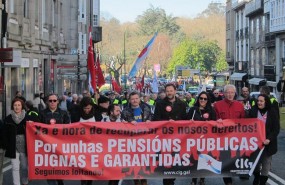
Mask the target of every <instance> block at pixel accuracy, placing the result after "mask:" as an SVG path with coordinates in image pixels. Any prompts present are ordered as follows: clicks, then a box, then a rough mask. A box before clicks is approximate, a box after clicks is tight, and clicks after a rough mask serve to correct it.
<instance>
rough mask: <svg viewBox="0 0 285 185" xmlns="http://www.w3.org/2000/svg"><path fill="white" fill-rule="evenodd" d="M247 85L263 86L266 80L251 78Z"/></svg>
mask: <svg viewBox="0 0 285 185" xmlns="http://www.w3.org/2000/svg"><path fill="white" fill-rule="evenodd" d="M248 83H249V84H252V85H265V84H266V80H265V79H263V78H252V79H250V80H249V81H248Z"/></svg>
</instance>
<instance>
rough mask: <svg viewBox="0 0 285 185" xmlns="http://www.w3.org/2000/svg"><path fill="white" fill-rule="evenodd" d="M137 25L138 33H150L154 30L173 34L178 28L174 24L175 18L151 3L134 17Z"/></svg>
mask: <svg viewBox="0 0 285 185" xmlns="http://www.w3.org/2000/svg"><path fill="white" fill-rule="evenodd" d="M136 23H137V24H138V25H139V30H140V33H141V34H143V35H152V34H153V33H155V32H157V31H158V32H160V33H167V34H168V35H170V36H171V35H174V34H175V33H177V32H178V31H179V29H180V27H179V26H178V25H177V24H176V18H175V17H172V16H171V15H166V13H165V10H164V9H162V8H155V7H153V6H152V5H151V7H150V8H149V9H147V10H146V11H145V12H144V13H143V15H139V16H138V17H137V19H136Z"/></svg>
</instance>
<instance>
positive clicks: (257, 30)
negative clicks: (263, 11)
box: [255, 18, 259, 43]
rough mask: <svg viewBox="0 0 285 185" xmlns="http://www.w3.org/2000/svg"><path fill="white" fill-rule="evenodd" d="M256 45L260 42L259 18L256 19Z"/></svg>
mask: <svg viewBox="0 0 285 185" xmlns="http://www.w3.org/2000/svg"><path fill="white" fill-rule="evenodd" d="M255 35H256V43H258V42H259V18H257V19H256V34H255Z"/></svg>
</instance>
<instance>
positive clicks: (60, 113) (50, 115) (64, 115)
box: [40, 108, 70, 124]
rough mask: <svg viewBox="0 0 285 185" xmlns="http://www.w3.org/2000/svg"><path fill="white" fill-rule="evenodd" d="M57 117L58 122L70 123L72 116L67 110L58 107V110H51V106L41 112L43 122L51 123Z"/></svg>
mask: <svg viewBox="0 0 285 185" xmlns="http://www.w3.org/2000/svg"><path fill="white" fill-rule="evenodd" d="M51 119H55V120H56V123H57V124H69V123H70V117H69V115H68V112H67V111H64V110H61V109H60V108H57V109H56V111H54V112H51V110H50V109H49V108H47V109H45V110H44V111H42V112H41V113H40V120H41V123H45V124H50V120H51Z"/></svg>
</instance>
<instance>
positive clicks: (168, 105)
mask: <svg viewBox="0 0 285 185" xmlns="http://www.w3.org/2000/svg"><path fill="white" fill-rule="evenodd" d="M165 92H166V98H164V99H163V100H161V101H159V102H157V103H156V106H155V110H154V118H153V119H154V121H161V120H186V104H185V103H184V102H182V101H181V100H180V99H178V98H176V96H175V95H176V87H175V85H174V84H166V85H165ZM174 181H175V179H163V185H174Z"/></svg>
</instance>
